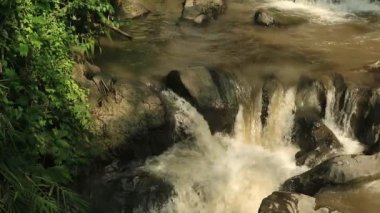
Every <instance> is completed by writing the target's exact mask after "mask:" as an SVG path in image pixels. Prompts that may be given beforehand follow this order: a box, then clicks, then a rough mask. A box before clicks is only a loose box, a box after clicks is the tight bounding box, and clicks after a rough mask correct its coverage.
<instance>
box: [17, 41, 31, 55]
mask: <svg viewBox="0 0 380 213" xmlns="http://www.w3.org/2000/svg"><path fill="white" fill-rule="evenodd" d="M18 51H19V53H20V55H21V56H27V55H28V52H29V47H28V45H26V44H23V43H21V44H20V45H19V47H18Z"/></svg>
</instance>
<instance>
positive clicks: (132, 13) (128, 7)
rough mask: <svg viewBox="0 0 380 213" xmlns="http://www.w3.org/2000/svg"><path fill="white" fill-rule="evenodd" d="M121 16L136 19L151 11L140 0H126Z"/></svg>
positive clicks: (123, 3)
mask: <svg viewBox="0 0 380 213" xmlns="http://www.w3.org/2000/svg"><path fill="white" fill-rule="evenodd" d="M120 8H121V17H122V18H128V19H134V18H139V17H142V16H145V15H147V14H149V13H150V11H149V10H148V9H147V8H146V7H145V6H144V4H143V3H142V2H141V1H139V0H125V1H123V2H122V3H121V6H120Z"/></svg>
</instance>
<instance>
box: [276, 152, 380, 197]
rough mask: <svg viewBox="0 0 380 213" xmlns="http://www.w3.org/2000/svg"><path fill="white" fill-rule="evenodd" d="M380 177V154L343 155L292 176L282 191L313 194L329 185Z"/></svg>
mask: <svg viewBox="0 0 380 213" xmlns="http://www.w3.org/2000/svg"><path fill="white" fill-rule="evenodd" d="M379 178H380V154H376V155H370V156H368V155H343V156H338V157H334V158H332V159H330V160H327V161H325V162H323V163H321V164H320V165H318V166H316V167H314V168H313V169H311V170H309V171H307V172H305V173H303V174H301V175H298V176H295V177H292V178H290V179H289V180H287V181H285V183H284V184H283V185H282V187H281V190H282V191H288V192H297V193H302V194H306V195H310V196H313V195H315V194H316V193H317V192H318V191H319V190H320V189H322V188H324V187H329V186H337V185H346V184H351V183H357V182H365V181H369V180H374V179H379Z"/></svg>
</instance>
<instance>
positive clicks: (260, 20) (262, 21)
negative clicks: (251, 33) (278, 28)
mask: <svg viewBox="0 0 380 213" xmlns="http://www.w3.org/2000/svg"><path fill="white" fill-rule="evenodd" d="M254 23H255V24H257V25H261V26H266V27H269V26H272V25H275V21H274V18H273V16H271V15H270V14H269V13H268V12H267V11H265V10H263V9H260V10H258V11H256V12H255V15H254Z"/></svg>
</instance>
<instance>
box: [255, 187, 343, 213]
mask: <svg viewBox="0 0 380 213" xmlns="http://www.w3.org/2000/svg"><path fill="white" fill-rule="evenodd" d="M330 212H331V213H339V212H338V211H331V210H330V209H329V208H319V209H316V202H315V198H313V197H309V196H307V195H303V194H298V193H289V192H273V193H272V194H271V195H269V196H268V197H266V198H265V199H264V200H263V201H262V203H261V205H260V209H259V213H330Z"/></svg>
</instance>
